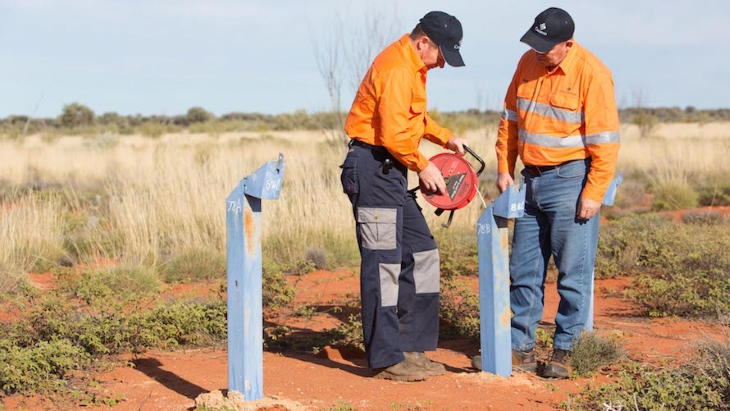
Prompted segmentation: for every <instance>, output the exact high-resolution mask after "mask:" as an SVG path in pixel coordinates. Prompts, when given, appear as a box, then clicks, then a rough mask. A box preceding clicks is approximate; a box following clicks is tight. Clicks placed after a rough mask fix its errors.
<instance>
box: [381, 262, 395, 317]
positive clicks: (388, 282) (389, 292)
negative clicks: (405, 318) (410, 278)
mask: <svg viewBox="0 0 730 411" xmlns="http://www.w3.org/2000/svg"><path fill="white" fill-rule="evenodd" d="M378 274H379V275H380V306H381V307H395V306H396V305H398V277H400V264H380V265H379V266H378Z"/></svg>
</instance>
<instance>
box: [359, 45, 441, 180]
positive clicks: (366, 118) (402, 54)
mask: <svg viewBox="0 0 730 411" xmlns="http://www.w3.org/2000/svg"><path fill="white" fill-rule="evenodd" d="M408 36H409V35H408V34H405V35H403V37H401V38H400V40H397V41H396V42H394V43H393V44H391V45H390V46H388V47H386V48H385V49H384V50H383V51H382V52H381V53H380V54H379V55H378V56H377V57H376V58H375V60H374V61H373V64H372V66H370V69H369V70H368V72H367V74H365V78H364V79H363V80H362V83H360V88H359V89H358V90H357V95H356V96H355V100H354V101H353V102H352V108H351V109H350V114H349V115H348V116H347V121H346V122H345V132H346V133H347V135H348V136H350V138H353V139H356V140H360V141H362V142H364V143H368V144H371V145H374V146H383V147H385V148H386V149H387V150H388V151H389V152H390V154H392V155H393V157H395V159H396V160H398V161H400V162H401V163H403V165H405V166H406V167H408V169H410V170H413V171H416V172H419V171H421V170H423V169H424V168H426V166H428V159H427V158H426V156H424V155H423V154H422V153H421V152H420V151H419V150H418V146H419V145H420V144H421V138H422V137H426V138H427V139H428V140H430V141H431V142H433V143H435V144H438V145H440V146H442V147H444V146H445V145H446V142H448V141H449V139H450V138H451V137H453V135H454V134H453V133H452V132H451V131H449V130H447V129H445V128H443V127H441V126H439V125H438V124H437V123H436V122H435V121H433V120H432V119H431V117H429V116H428V112H427V111H426V72H427V68H426V66H425V65H424V64H423V61H421V58H420V57H418V54H416V49H414V48H413V45H412V44H411V41H410V38H409V37H408Z"/></svg>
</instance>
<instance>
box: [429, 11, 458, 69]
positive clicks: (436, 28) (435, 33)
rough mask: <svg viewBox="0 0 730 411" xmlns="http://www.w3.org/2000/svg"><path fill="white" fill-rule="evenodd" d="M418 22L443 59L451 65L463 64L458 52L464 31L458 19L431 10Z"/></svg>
mask: <svg viewBox="0 0 730 411" xmlns="http://www.w3.org/2000/svg"><path fill="white" fill-rule="evenodd" d="M420 22H421V28H422V29H423V32H424V33H426V35H427V36H428V38H430V39H431V40H433V42H434V43H436V45H437V46H439V49H441V55H442V56H444V60H446V62H447V63H449V65H450V66H452V67H462V66H464V60H463V59H462V58H461V53H459V49H460V48H461V38H462V37H464V32H463V31H462V30H461V23H459V20H457V19H456V17H454V16H452V15H449V14H447V13H444V12H443V11H432V12H429V13H427V14H426V15H425V16H423V18H422V19H421V20H420Z"/></svg>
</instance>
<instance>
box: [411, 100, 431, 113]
mask: <svg viewBox="0 0 730 411" xmlns="http://www.w3.org/2000/svg"><path fill="white" fill-rule="evenodd" d="M426 105H427V104H426V99H425V98H422V97H414V98H413V100H412V101H411V114H413V115H414V116H417V115H421V114H424V113H425V112H426Z"/></svg>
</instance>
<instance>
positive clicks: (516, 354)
mask: <svg viewBox="0 0 730 411" xmlns="http://www.w3.org/2000/svg"><path fill="white" fill-rule="evenodd" d="M471 366H472V368H476V369H477V370H480V371H481V369H482V356H481V355H476V356H474V358H472V359H471ZM512 369H513V370H515V371H525V372H534V371H535V370H536V369H537V363H536V362H535V349H534V348H533V349H532V350H530V351H516V350H512Z"/></svg>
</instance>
